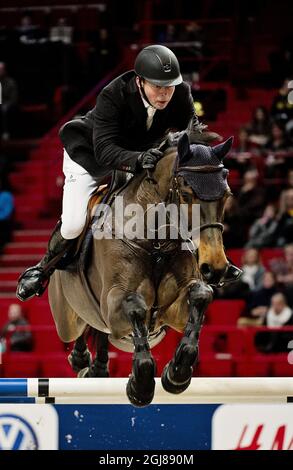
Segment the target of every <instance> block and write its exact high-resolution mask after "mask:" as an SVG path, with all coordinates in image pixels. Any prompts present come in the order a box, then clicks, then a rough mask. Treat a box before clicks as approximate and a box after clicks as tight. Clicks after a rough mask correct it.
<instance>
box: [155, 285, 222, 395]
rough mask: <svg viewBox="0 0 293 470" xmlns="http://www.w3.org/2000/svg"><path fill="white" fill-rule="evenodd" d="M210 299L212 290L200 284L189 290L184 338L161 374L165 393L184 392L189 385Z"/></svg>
mask: <svg viewBox="0 0 293 470" xmlns="http://www.w3.org/2000/svg"><path fill="white" fill-rule="evenodd" d="M212 298H213V291H212V288H211V287H209V286H208V285H206V284H204V283H202V282H199V283H196V284H193V285H192V286H191V287H190V289H189V293H188V301H189V319H188V322H187V324H186V327H185V331H184V336H183V338H182V340H181V342H180V343H179V345H178V347H177V349H176V351H175V355H174V357H173V359H172V360H171V361H170V362H169V363H168V364H167V365H166V367H165V368H164V371H163V374H162V385H163V387H164V389H165V390H166V391H167V392H170V393H181V392H184V390H186V389H187V387H188V386H189V384H190V381H191V377H192V372H193V366H194V364H195V362H196V361H197V357H198V339H199V333H200V329H201V325H202V322H203V318H204V313H205V310H206V308H207V306H208V304H209V303H210V302H211V301H212Z"/></svg>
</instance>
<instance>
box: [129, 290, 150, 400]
mask: <svg viewBox="0 0 293 470" xmlns="http://www.w3.org/2000/svg"><path fill="white" fill-rule="evenodd" d="M122 309H123V312H124V314H125V316H126V317H127V319H128V320H129V322H130V323H131V325H132V331H133V333H132V335H133V344H134V355H133V361H132V373H131V376H130V378H129V381H128V384H127V389H126V391H127V396H128V398H129V400H130V402H131V403H132V404H133V405H135V406H139V407H141V406H146V405H149V404H150V403H151V401H152V399H153V397H154V391H155V380H154V377H155V374H156V364H155V361H154V359H153V357H152V355H151V352H150V347H149V343H148V329H147V326H146V317H147V305H146V303H145V300H144V297H143V296H142V295H141V294H139V293H137V292H136V293H132V294H128V295H127V296H126V298H125V299H124V300H123V302H122Z"/></svg>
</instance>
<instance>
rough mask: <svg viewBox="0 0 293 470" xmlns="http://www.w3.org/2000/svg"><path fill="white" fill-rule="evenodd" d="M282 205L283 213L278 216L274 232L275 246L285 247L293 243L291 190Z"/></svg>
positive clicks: (292, 198) (292, 196)
mask: <svg viewBox="0 0 293 470" xmlns="http://www.w3.org/2000/svg"><path fill="white" fill-rule="evenodd" d="M284 203H285V204H284V206H285V207H284V212H282V213H281V214H280V216H279V222H278V227H277V230H276V238H277V246H285V245H287V244H288V243H291V242H292V241H293V189H288V191H287V192H286V196H285V201H284Z"/></svg>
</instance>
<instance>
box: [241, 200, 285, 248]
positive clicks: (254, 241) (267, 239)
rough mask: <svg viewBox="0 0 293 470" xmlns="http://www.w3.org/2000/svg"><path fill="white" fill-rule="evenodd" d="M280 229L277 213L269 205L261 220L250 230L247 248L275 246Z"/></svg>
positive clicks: (272, 206)
mask: <svg viewBox="0 0 293 470" xmlns="http://www.w3.org/2000/svg"><path fill="white" fill-rule="evenodd" d="M277 227H278V220H277V211H276V208H275V206H274V205H273V204H268V205H267V206H266V208H265V210H264V212H263V215H262V216H261V218H260V219H257V220H256V221H255V222H254V223H253V225H252V226H251V227H250V230H249V240H248V242H247V244H246V248H263V247H270V246H274V245H275V235H276V230H277Z"/></svg>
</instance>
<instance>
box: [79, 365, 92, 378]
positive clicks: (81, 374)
mask: <svg viewBox="0 0 293 470" xmlns="http://www.w3.org/2000/svg"><path fill="white" fill-rule="evenodd" d="M89 370H90V368H89V367H85V368H84V369H81V370H80V371H79V372H78V374H77V377H78V378H79V379H83V378H84V377H89Z"/></svg>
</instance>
